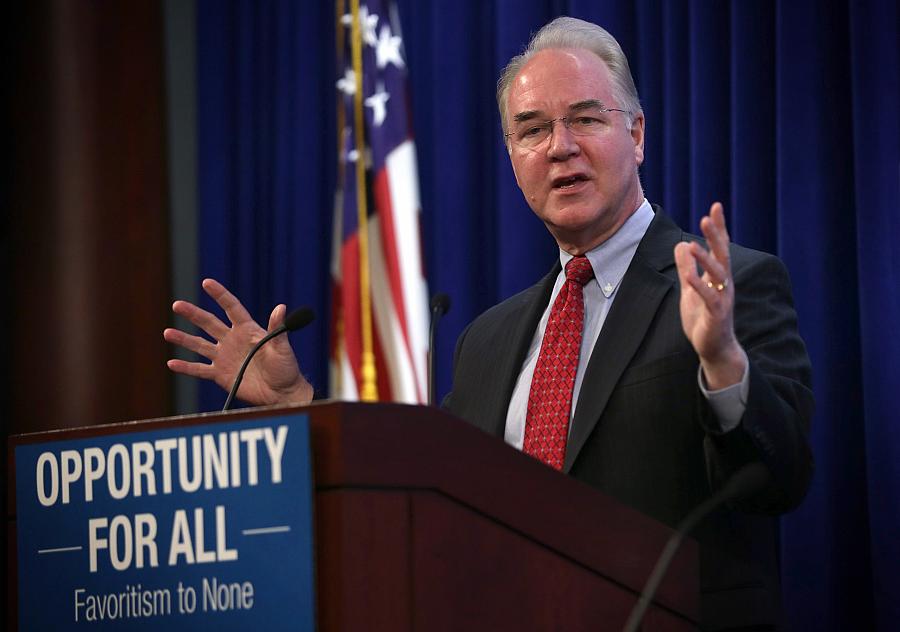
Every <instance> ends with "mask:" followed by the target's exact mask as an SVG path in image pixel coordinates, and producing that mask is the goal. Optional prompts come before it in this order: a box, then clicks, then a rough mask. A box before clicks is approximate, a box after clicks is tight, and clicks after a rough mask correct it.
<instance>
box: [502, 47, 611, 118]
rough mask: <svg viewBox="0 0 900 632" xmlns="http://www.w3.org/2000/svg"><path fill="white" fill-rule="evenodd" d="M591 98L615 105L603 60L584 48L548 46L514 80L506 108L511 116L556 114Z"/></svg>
mask: <svg viewBox="0 0 900 632" xmlns="http://www.w3.org/2000/svg"><path fill="white" fill-rule="evenodd" d="M588 99H599V100H600V101H602V102H603V103H605V104H607V105H612V104H613V98H612V82H611V78H610V73H609V69H608V68H607V67H606V64H605V63H604V62H603V60H602V59H600V58H599V57H597V56H596V55H595V54H593V53H591V52H590V51H587V50H583V49H549V50H543V51H540V52H539V53H536V54H535V55H534V56H533V57H532V58H531V59H529V60H528V63H526V64H525V65H524V66H523V67H522V70H520V71H519V74H517V75H516V77H515V79H513V82H512V84H511V86H510V89H509V95H508V97H507V105H506V109H507V115H508V116H509V117H512V116H515V115H516V114H517V113H520V112H525V111H535V112H543V113H546V114H555V113H557V112H562V111H565V110H566V109H568V107H569V106H570V105H571V104H573V103H578V102H579V101H585V100H588Z"/></svg>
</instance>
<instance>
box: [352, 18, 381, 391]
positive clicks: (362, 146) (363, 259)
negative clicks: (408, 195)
mask: <svg viewBox="0 0 900 632" xmlns="http://www.w3.org/2000/svg"><path fill="white" fill-rule="evenodd" d="M350 5H351V7H352V11H353V29H352V42H351V47H352V50H353V74H354V75H355V79H356V90H355V92H354V95H353V106H354V107H353V114H354V117H353V121H354V131H355V136H356V152H357V158H356V208H357V213H358V218H359V220H358V222H357V223H358V224H359V226H358V239H359V294H360V297H359V298H360V301H359V306H360V312H361V313H360V317H361V325H362V332H361V333H362V362H361V367H360V372H361V374H362V385H361V388H360V391H359V398H360V400H362V401H364V402H374V401H378V388H377V386H376V374H375V353H374V352H373V344H372V304H371V303H372V297H371V294H370V292H369V214H368V208H367V202H368V200H367V196H366V139H365V126H364V125H365V121H364V117H363V61H362V29H361V25H360V23H359V0H350Z"/></svg>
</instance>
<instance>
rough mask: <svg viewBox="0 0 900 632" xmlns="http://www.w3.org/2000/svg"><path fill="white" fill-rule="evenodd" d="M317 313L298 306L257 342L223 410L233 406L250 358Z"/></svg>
mask: <svg viewBox="0 0 900 632" xmlns="http://www.w3.org/2000/svg"><path fill="white" fill-rule="evenodd" d="M315 317H316V315H315V313H314V312H313V311H312V310H311V309H310V308H308V307H298V308H297V309H295V310H294V311H292V312H291V313H290V314H288V315H287V316H285V318H284V322H283V323H282V324H281V326H280V327H278V328H277V329H273V330H272V331H270V332H269V333H267V334H266V335H265V336H263V337H262V339H261V340H260V341H259V342H257V343H256V344H255V345H254V346H253V348H252V349H250V353H248V354H247V357H246V358H244V362H243V363H242V364H241V368H240V369H239V370H238V373H237V377H236V378H234V385H233V386H232V387H231V391H230V392H229V393H228V399H226V400H225V406H223V407H222V412H225V411H226V410H228V409H229V408H230V407H231V402H232V400H234V396H235V394H236V393H237V391H238V387H240V385H241V381H242V380H243V379H244V371H246V370H247V365H249V364H250V360H252V359H253V356H254V355H256V352H257V351H259V350H260V348H261V347H262V346H263V345H264V344H266V343H267V342H269V341H270V340H271V339H272V338H274V337H275V336H280V335H281V334H283V333H284V332H286V331H296V330H298V329H303V328H304V327H306V326H307V325H308V324H310V323H311V322H312V321H313V320H314V319H315Z"/></svg>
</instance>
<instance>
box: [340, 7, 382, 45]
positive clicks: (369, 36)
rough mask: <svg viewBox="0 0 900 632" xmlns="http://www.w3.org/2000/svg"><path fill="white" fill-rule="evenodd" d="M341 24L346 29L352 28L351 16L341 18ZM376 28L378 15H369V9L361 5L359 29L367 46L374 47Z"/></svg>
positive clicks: (345, 15)
mask: <svg viewBox="0 0 900 632" xmlns="http://www.w3.org/2000/svg"><path fill="white" fill-rule="evenodd" d="M341 24H343V25H344V26H346V27H347V28H351V27H352V26H353V14H352V13H345V14H344V15H342V16H341ZM376 26H378V15H376V14H374V13H373V14H372V15H369V7H367V6H366V5H363V6H361V7H360V8H359V27H360V31H362V39H363V41H364V42H365V43H366V44H368V45H369V46H375V45H376V44H377V43H378V39H377V38H376V37H375V27H376Z"/></svg>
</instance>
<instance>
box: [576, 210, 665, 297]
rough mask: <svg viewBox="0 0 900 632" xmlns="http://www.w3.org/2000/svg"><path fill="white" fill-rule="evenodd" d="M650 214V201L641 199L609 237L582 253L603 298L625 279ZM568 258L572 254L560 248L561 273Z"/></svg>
mask: <svg viewBox="0 0 900 632" xmlns="http://www.w3.org/2000/svg"><path fill="white" fill-rule="evenodd" d="M653 215H654V213H653V208H652V207H651V206H650V202H648V201H647V199H646V198H644V201H643V202H642V203H641V205H640V206H639V207H638V208H637V210H636V211H635V212H634V213H632V214H631V216H630V217H629V218H628V219H627V220H625V223H624V224H622V226H621V227H620V228H619V230H617V231H616V232H615V233H614V234H613V236H612V237H610V238H609V239H607V240H606V241H604V242H603V243H602V244H600V245H599V246H597V247H595V248H593V249H591V250H588V251H587V252H586V253H584V254H585V256H586V257H587V258H588V259H589V260H590V262H591V267H592V268H594V279H593V280H592V281H591V283H597V285H598V286H599V287H600V291H601V292H603V296H605V297H606V298H609V297H611V296H612V295H613V294H614V293H615V291H616V288H618V287H619V283H620V282H621V281H622V277H623V276H625V272H626V271H627V270H628V266H629V265H630V264H631V259H632V258H633V257H634V253H635V252H636V251H637V247H638V244H640V243H641V239H643V237H644V233H646V232H647V228H648V227H649V226H650V222H652V221H653ZM571 259H572V255H570V254H569V253H568V252H566V251H565V250H562V249H560V251H559V261H560V263H561V264H562V267H563V270H565V269H566V264H567V263H569V261H570V260H571Z"/></svg>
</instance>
